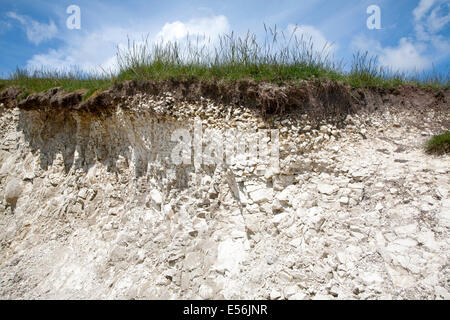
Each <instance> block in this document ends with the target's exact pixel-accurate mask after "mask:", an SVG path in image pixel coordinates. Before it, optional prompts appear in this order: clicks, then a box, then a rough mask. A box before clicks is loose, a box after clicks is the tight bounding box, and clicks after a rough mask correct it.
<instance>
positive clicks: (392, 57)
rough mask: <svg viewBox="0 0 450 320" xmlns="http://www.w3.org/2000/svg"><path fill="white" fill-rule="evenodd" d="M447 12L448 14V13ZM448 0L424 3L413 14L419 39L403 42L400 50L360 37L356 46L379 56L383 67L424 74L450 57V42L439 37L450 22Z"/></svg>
mask: <svg viewBox="0 0 450 320" xmlns="http://www.w3.org/2000/svg"><path fill="white" fill-rule="evenodd" d="M446 8H447V10H445V9H446ZM449 8H450V2H449V1H448V0H421V1H420V3H419V5H418V6H417V7H416V8H415V9H414V10H413V16H414V29H415V32H416V33H415V36H414V37H410V38H401V39H400V40H399V42H398V44H397V45H396V46H387V47H383V46H382V45H381V43H380V42H378V41H374V40H370V39H367V38H366V37H363V36H358V37H355V38H354V39H353V43H352V44H353V46H354V47H355V48H356V49H358V50H363V51H368V52H369V53H371V54H375V55H378V57H379V62H380V65H382V66H383V67H388V68H391V69H392V70H399V71H422V70H426V69H429V68H431V67H432V65H433V62H438V61H440V60H442V59H445V58H446V57H448V55H449V52H450V42H449V40H448V37H446V36H444V35H442V34H439V33H440V32H441V31H442V29H444V27H446V26H447V25H448V24H449V22H450V14H447V15H444V14H443V12H446V11H447V12H448V9H449Z"/></svg>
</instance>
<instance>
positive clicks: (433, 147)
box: [425, 131, 450, 155]
mask: <svg viewBox="0 0 450 320" xmlns="http://www.w3.org/2000/svg"><path fill="white" fill-rule="evenodd" d="M425 151H426V152H427V153H429V154H438V155H443V154H445V153H450V131H446V132H444V133H443V134H440V135H436V136H434V137H433V138H431V139H430V140H429V141H428V142H427V143H426V145H425Z"/></svg>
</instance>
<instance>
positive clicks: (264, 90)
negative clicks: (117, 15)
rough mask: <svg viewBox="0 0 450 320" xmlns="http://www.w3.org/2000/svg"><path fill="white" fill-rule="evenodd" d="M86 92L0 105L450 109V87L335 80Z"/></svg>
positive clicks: (2, 98) (335, 112) (336, 112)
mask: <svg viewBox="0 0 450 320" xmlns="http://www.w3.org/2000/svg"><path fill="white" fill-rule="evenodd" d="M86 92H87V90H78V91H74V92H65V91H64V90H62V89H61V88H54V89H50V90H48V91H45V92H40V93H32V94H30V95H28V96H27V97H25V98H20V96H21V95H22V94H23V90H20V89H18V88H7V89H5V90H3V91H2V92H0V103H3V104H4V105H5V106H6V107H19V108H20V109H24V110H33V109H41V108H45V107H51V108H64V109H75V110H80V111H89V112H94V113H109V112H110V111H112V110H114V109H115V107H116V106H118V105H119V106H120V105H121V104H123V103H125V102H126V101H127V100H128V99H129V98H130V97H132V96H134V95H136V94H138V93H143V94H149V95H154V96H160V95H162V94H164V93H166V92H170V93H172V96H173V98H174V100H175V102H181V101H183V102H198V101H201V100H202V99H203V98H206V99H209V100H212V101H215V102H217V103H225V104H229V105H230V104H231V105H236V106H245V108H249V109H252V110H254V111H256V113H257V114H260V115H261V116H263V117H266V116H268V115H272V114H280V113H286V112H296V113H297V112H301V113H307V114H309V115H312V116H313V117H314V118H320V119H323V118H331V119H334V120H339V119H343V118H345V116H346V115H347V114H352V113H354V112H356V111H358V110H361V109H368V110H369V111H370V110H376V109H378V108H380V107H382V106H393V105H395V106H398V107H399V109H402V108H400V107H406V108H414V109H416V110H424V109H427V110H429V109H430V108H436V109H439V110H448V108H449V103H448V101H449V98H450V90H449V89H433V88H420V87H417V86H411V85H403V86H400V87H393V88H351V87H349V86H346V85H343V84H339V83H336V82H331V81H328V82H308V81H303V82H301V83H296V84H285V85H277V84H273V83H266V82H255V81H251V80H242V81H236V82H223V81H202V80H168V81H151V80H146V81H126V82H123V83H118V84H116V85H115V86H114V87H112V88H110V89H108V90H105V91H101V92H97V93H95V94H94V95H92V96H90V97H89V98H88V99H86V100H83V96H84V95H85V94H86Z"/></svg>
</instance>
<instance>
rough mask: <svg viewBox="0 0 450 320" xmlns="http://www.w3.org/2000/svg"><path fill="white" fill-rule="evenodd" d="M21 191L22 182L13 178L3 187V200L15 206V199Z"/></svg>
mask: <svg viewBox="0 0 450 320" xmlns="http://www.w3.org/2000/svg"><path fill="white" fill-rule="evenodd" d="M21 193H22V184H21V181H20V180H18V179H16V178H13V179H12V180H11V181H10V182H9V183H8V184H7V185H6V188H5V201H6V203H8V204H9V205H12V206H15V205H16V202H17V200H18V199H19V197H20V194H21Z"/></svg>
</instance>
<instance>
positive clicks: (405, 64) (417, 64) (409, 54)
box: [380, 38, 432, 71]
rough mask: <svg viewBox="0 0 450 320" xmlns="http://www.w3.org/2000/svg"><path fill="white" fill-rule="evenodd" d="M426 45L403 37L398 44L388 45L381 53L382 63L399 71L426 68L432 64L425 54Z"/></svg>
mask: <svg viewBox="0 0 450 320" xmlns="http://www.w3.org/2000/svg"><path fill="white" fill-rule="evenodd" d="M424 49H425V48H424V46H423V45H421V44H417V43H413V42H412V41H411V40H409V39H407V38H401V39H400V41H399V44H398V46H396V47H386V48H384V49H383V51H382V53H381V55H380V64H381V65H382V66H384V67H390V68H393V69H394V70H399V71H412V70H425V69H428V68H430V67H431V66H432V63H431V61H430V60H429V58H428V57H426V56H424V55H423V52H424Z"/></svg>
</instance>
